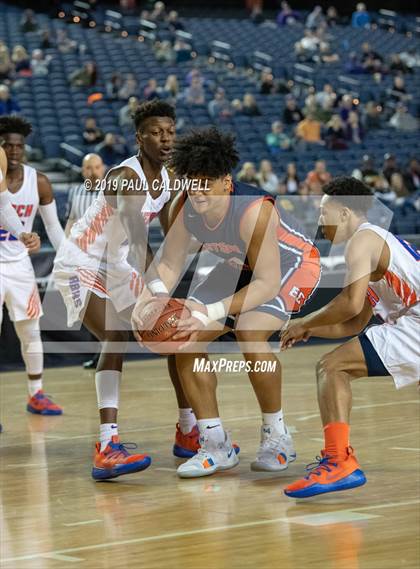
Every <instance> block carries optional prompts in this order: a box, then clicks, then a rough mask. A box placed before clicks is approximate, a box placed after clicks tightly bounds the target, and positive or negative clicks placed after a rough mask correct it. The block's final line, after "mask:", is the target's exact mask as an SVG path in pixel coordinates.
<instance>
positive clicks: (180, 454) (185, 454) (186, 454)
mask: <svg viewBox="0 0 420 569" xmlns="http://www.w3.org/2000/svg"><path fill="white" fill-rule="evenodd" d="M233 448H234V449H235V453H236V454H239V452H240V450H241V449H240V448H239V447H238V445H233ZM172 454H173V455H174V456H176V457H177V458H192V457H193V456H195V455H196V454H197V451H194V450H188V449H186V448H184V447H181V446H179V445H176V444H175V445H174V446H173V448H172Z"/></svg>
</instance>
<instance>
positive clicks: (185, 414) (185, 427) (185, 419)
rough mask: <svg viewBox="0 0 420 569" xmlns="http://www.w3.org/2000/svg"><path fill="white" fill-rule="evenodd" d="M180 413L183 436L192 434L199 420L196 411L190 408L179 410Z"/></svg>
mask: <svg viewBox="0 0 420 569" xmlns="http://www.w3.org/2000/svg"><path fill="white" fill-rule="evenodd" d="M178 411H179V419H178V423H179V428H180V429H181V432H182V434H183V435H186V434H187V433H190V432H191V431H192V429H193V427H194V425H196V424H197V419H196V418H195V415H194V411H193V410H192V409H191V407H190V408H188V409H178Z"/></svg>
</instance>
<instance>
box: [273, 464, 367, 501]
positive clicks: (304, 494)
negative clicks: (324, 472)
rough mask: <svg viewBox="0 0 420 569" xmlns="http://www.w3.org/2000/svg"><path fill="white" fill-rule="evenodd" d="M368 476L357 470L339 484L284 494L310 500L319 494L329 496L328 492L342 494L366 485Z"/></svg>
mask: <svg viewBox="0 0 420 569" xmlns="http://www.w3.org/2000/svg"><path fill="white" fill-rule="evenodd" d="M366 482H367V480H366V476H365V474H364V472H363V471H362V470H359V469H358V470H355V471H354V472H352V473H351V474H349V475H348V476H345V477H344V478H342V479H341V480H337V482H331V483H330V484H314V485H313V486H310V487H309V488H302V490H296V491H291V492H288V491H287V490H284V493H285V494H286V496H288V497H289V498H310V497H311V496H318V495H319V494H327V493H328V492H340V491H342V490H351V489H352V488H358V487H359V486H363V485H364V484H366Z"/></svg>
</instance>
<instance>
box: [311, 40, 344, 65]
mask: <svg viewBox="0 0 420 569" xmlns="http://www.w3.org/2000/svg"><path fill="white" fill-rule="evenodd" d="M314 59H315V61H316V62H317V63H336V62H337V61H340V56H339V55H338V53H335V52H334V50H333V49H332V47H331V44H330V43H328V42H326V41H322V42H321V43H320V44H319V54H318V55H317V56H315V58H314Z"/></svg>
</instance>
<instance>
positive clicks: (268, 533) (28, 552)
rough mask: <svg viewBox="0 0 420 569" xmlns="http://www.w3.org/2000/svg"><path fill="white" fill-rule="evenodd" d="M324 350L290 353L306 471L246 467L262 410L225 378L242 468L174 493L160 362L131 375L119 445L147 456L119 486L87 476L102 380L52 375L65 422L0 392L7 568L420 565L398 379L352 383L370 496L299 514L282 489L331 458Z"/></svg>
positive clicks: (181, 484)
mask: <svg viewBox="0 0 420 569" xmlns="http://www.w3.org/2000/svg"><path fill="white" fill-rule="evenodd" d="M326 349H327V347H326V346H315V347H310V346H309V347H304V348H294V349H293V350H290V351H288V352H286V353H285V354H282V356H281V357H282V362H283V364H284V366H283V369H284V410H285V414H286V419H287V421H288V424H289V425H290V426H291V428H292V430H293V432H294V438H295V444H296V448H297V452H298V459H297V460H296V462H295V463H293V464H292V465H291V467H290V468H289V470H287V471H286V472H284V473H282V474H280V475H273V474H266V473H256V472H252V471H251V470H250V468H249V464H250V462H251V460H252V459H253V458H254V453H255V450H256V447H257V444H258V439H259V422H260V419H259V413H258V410H257V404H256V401H255V398H254V395H253V393H252V391H251V388H250V385H249V384H248V380H247V377H246V376H245V375H244V374H241V375H239V374H236V375H235V374H229V375H223V376H221V377H220V383H219V398H220V401H221V411H222V417H223V418H224V420H225V424H226V426H227V427H228V428H229V429H230V430H231V432H232V436H233V439H234V440H235V441H237V442H238V443H239V444H240V446H241V462H240V465H239V467H237V468H236V469H234V470H231V471H228V472H225V473H223V474H216V475H214V476H211V477H208V478H202V479H195V480H180V479H178V478H177V476H176V474H175V467H176V466H177V463H178V461H177V459H175V458H174V457H173V456H172V454H171V447H172V443H173V435H174V424H175V421H176V404H175V398H174V396H173V394H172V389H171V386H170V383H169V379H168V377H167V374H166V368H165V362H164V360H149V361H146V362H130V363H129V364H127V365H126V368H125V374H124V378H123V388H122V402H121V421H120V433H121V435H122V438H123V440H124V441H125V442H127V441H133V442H136V443H138V444H139V447H140V449H141V450H146V451H148V452H149V453H150V454H151V455H152V458H153V463H152V465H151V467H150V468H149V469H148V470H146V471H144V472H143V473H138V474H134V475H131V476H126V477H122V478H119V479H117V480H116V481H112V482H105V483H95V482H93V481H92V480H91V478H90V468H91V454H92V450H93V443H94V440H95V437H96V433H97V416H96V405H95V393H94V376H93V373H92V372H86V371H83V370H81V369H80V368H63V369H51V370H46V372H45V386H46V391H47V393H51V394H53V395H54V397H55V399H56V400H57V402H59V403H61V404H63V406H64V409H65V414H64V415H63V416H62V417H50V418H43V417H38V416H33V415H29V414H27V413H26V411H25V401H26V394H25V392H26V384H25V376H24V374H23V373H22V372H16V373H4V374H2V376H1V379H0V389H1V391H0V395H1V422H2V423H3V426H4V432H3V433H2V434H1V435H0V446H1V448H0V471H1V472H0V479H1V509H0V532H1V566H2V567H4V568H5V569H12V568H13V569H21V568H22V569H25V568H31V569H32V568H46V569H48V568H54V569H58V568H60V569H64V568H67V567H68V568H78V567H80V568H114V569H119V568H125V567H127V568H128V567H129V568H130V569H131V568H142V569H143V568H144V569H178V568H179V569H188V568H195V567H197V568H200V569H236V568H238V569H239V568H240V569H248V568H249V569H254V568H255V569H276V568H279V569H306V568H310V569H318V568H322V569H388V568H389V569H402V568H407V569H408V568H410V569H415V568H418V567H419V562H420V555H419V535H420V532H419V530H420V519H419V503H420V498H419V471H420V449H419V447H420V439H419V406H418V403H419V394H418V391H417V388H416V387H415V386H413V387H408V388H406V389H403V390H401V391H396V390H395V389H394V386H393V383H392V381H391V380H390V379H366V380H360V381H359V382H358V383H355V384H354V411H353V427H352V443H353V446H354V447H355V449H356V450H357V455H358V458H359V460H360V462H361V464H362V466H363V468H364V470H365V473H366V475H367V478H368V484H367V485H366V486H364V487H362V488H360V489H356V490H353V491H349V492H343V493H336V494H330V495H327V496H324V497H318V498H312V499H309V500H307V501H301V502H299V503H298V502H296V501H295V500H291V499H289V498H286V497H285V496H284V495H283V494H282V487H283V486H284V485H286V484H287V483H289V482H291V481H292V480H294V479H295V478H296V477H297V476H300V475H301V474H302V472H303V469H304V466H305V465H306V464H307V463H309V462H312V461H313V459H314V457H315V455H316V454H317V453H318V452H319V449H320V448H321V429H320V420H319V417H318V413H317V404H316V393H315V382H314V371H313V370H314V364H315V362H316V361H317V359H318V358H319V356H320V354H321V353H323V352H325V351H326Z"/></svg>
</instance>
